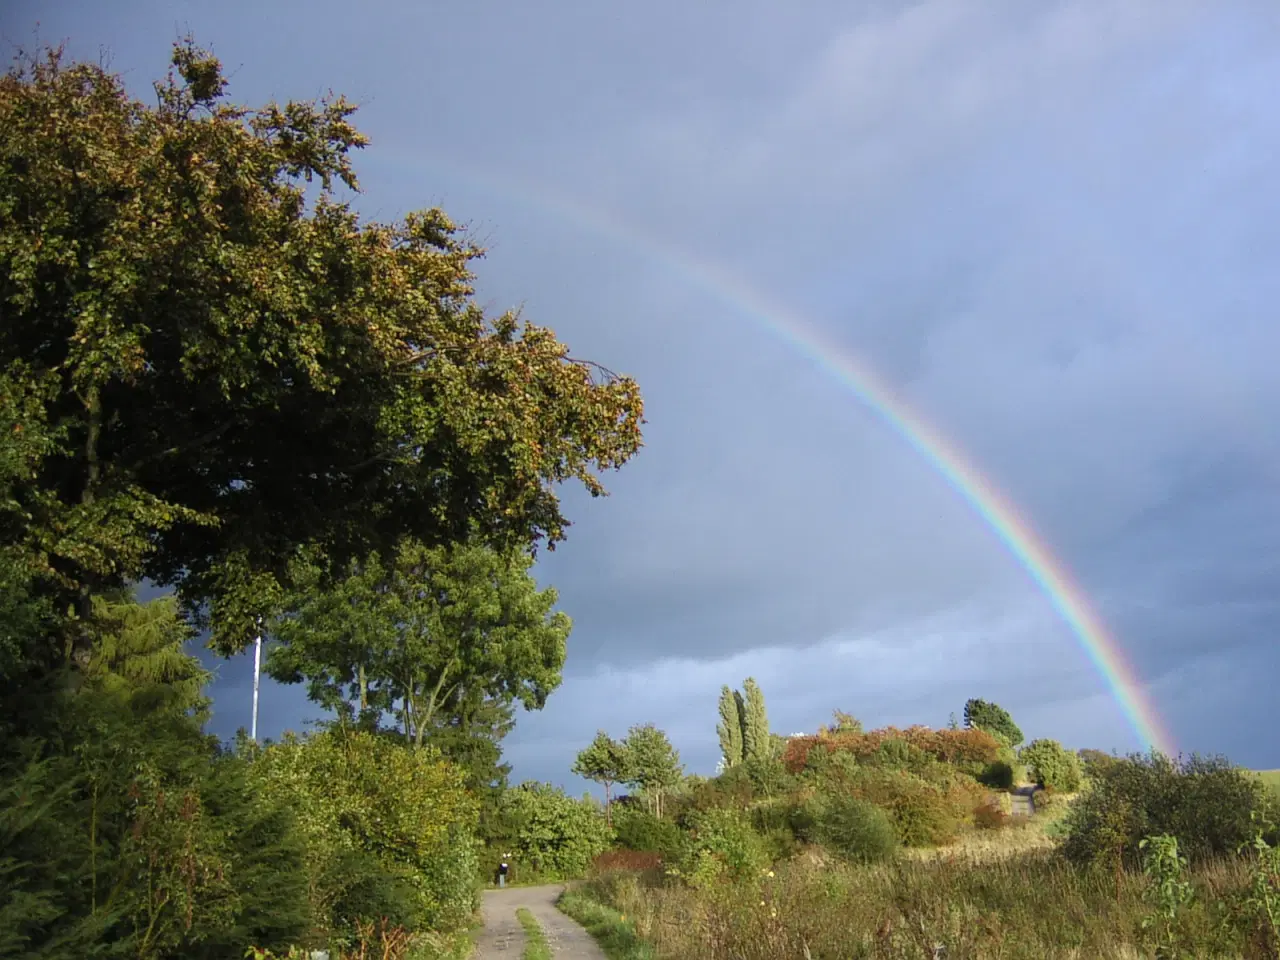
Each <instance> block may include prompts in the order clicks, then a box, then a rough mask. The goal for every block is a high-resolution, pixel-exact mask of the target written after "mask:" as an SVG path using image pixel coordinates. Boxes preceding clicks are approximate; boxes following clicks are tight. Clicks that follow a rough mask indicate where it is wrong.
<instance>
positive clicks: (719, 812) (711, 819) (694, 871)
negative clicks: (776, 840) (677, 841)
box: [679, 808, 768, 883]
mask: <svg viewBox="0 0 1280 960" xmlns="http://www.w3.org/2000/svg"><path fill="white" fill-rule="evenodd" d="M767 862H768V854H767V851H766V849H765V846H764V843H763V842H762V840H761V838H760V836H759V834H757V833H756V832H755V831H754V830H753V829H751V823H750V821H749V820H748V819H747V817H746V816H745V815H744V814H742V813H741V812H739V811H737V810H730V809H726V808H721V809H713V810H703V811H699V812H697V813H694V814H692V815H691V816H690V818H689V843H688V845H687V846H686V849H685V855H684V858H683V860H682V862H681V864H680V868H679V869H680V871H681V872H682V873H683V875H684V876H686V877H687V878H689V879H690V880H691V881H692V882H695V883H697V882H699V881H702V882H714V881H715V880H717V879H719V878H720V877H722V876H725V877H728V878H729V879H732V880H746V879H754V878H755V877H757V876H758V875H759V873H760V871H761V870H762V869H763V868H764V866H765V864H766V863H767Z"/></svg>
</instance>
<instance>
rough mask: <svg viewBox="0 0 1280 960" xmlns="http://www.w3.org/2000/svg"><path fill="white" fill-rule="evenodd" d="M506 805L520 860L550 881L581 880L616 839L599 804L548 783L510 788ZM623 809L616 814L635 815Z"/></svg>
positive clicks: (503, 800) (531, 783)
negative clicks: (589, 867) (570, 794)
mask: <svg viewBox="0 0 1280 960" xmlns="http://www.w3.org/2000/svg"><path fill="white" fill-rule="evenodd" d="M502 807H503V810H504V814H505V816H506V818H507V821H508V822H509V823H510V824H511V828H512V835H511V847H512V848H513V852H514V853H515V855H516V858H517V860H518V861H519V862H522V863H524V864H527V865H528V866H529V867H531V868H532V869H533V870H534V871H535V872H536V873H537V874H538V875H540V876H542V877H546V878H548V879H560V880H565V879H570V878H573V877H580V876H582V875H583V874H585V873H586V871H587V868H588V866H589V865H590V864H591V861H592V860H594V859H595V858H596V857H597V856H598V855H599V854H601V853H603V852H604V851H605V850H607V849H608V848H609V845H610V843H611V842H612V841H613V836H614V835H613V830H612V829H611V828H610V826H609V825H608V824H607V823H606V822H605V818H604V812H603V811H602V810H601V809H600V807H599V805H598V804H596V803H594V802H592V801H591V800H589V799H582V800H575V799H573V798H572V797H570V796H568V795H567V794H566V793H565V792H564V791H563V790H562V789H560V788H559V787H555V786H552V785H551V784H549V783H536V782H533V781H527V782H525V783H522V784H520V785H519V786H518V787H514V788H512V789H511V790H508V791H507V792H506V794H505V795H504V796H503V798H502ZM624 810H626V807H625V806H624V807H622V808H620V809H615V811H614V814H615V816H626V815H629V814H630V813H631V811H630V810H626V813H625V814H624V813H623V811H624Z"/></svg>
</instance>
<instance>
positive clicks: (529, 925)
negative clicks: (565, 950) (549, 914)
mask: <svg viewBox="0 0 1280 960" xmlns="http://www.w3.org/2000/svg"><path fill="white" fill-rule="evenodd" d="M516 919H517V920H519V921H520V926H522V927H524V953H522V954H521V955H520V958H521V960H552V958H551V945H550V944H549V943H547V937H546V934H544V933H543V932H542V927H540V926H539V925H538V918H537V917H535V916H534V915H533V914H532V913H530V912H529V911H528V910H526V909H525V908H524V907H521V908H520V909H519V910H517V911H516Z"/></svg>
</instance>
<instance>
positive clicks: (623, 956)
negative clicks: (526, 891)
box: [556, 890, 657, 960]
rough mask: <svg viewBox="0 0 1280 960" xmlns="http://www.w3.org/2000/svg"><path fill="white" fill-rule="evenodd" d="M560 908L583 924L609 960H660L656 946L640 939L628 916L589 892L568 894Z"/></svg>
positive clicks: (557, 905) (572, 891)
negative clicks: (654, 947) (594, 897)
mask: <svg viewBox="0 0 1280 960" xmlns="http://www.w3.org/2000/svg"><path fill="white" fill-rule="evenodd" d="M556 907H558V908H559V910H560V912H561V913H563V914H564V915H565V916H567V917H569V918H570V919H572V920H576V921H577V922H578V923H580V924H582V926H583V927H584V928H585V929H586V931H587V933H589V934H591V937H592V939H594V940H595V942H596V943H598V944H599V945H600V949H601V950H603V951H604V952H605V956H607V957H608V958H609V960H656V957H657V953H656V952H655V951H654V949H653V947H652V946H651V945H649V944H648V943H645V942H644V941H643V940H641V939H640V936H639V934H637V933H636V931H635V927H633V926H632V925H631V924H630V923H628V922H627V918H626V917H625V916H623V915H622V914H621V913H619V912H618V911H617V910H615V909H613V908H612V907H609V906H606V905H605V904H603V903H600V902H599V901H597V900H594V899H592V898H591V897H590V896H588V895H587V894H586V893H585V892H583V891H581V890H568V891H566V892H565V893H564V894H563V895H562V896H561V897H560V899H559V900H557V901H556Z"/></svg>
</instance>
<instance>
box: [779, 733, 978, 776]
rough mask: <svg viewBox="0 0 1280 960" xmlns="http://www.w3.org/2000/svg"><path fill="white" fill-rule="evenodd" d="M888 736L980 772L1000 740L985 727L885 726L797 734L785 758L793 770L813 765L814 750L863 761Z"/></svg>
mask: <svg viewBox="0 0 1280 960" xmlns="http://www.w3.org/2000/svg"><path fill="white" fill-rule="evenodd" d="M889 740H901V741H905V742H906V743H907V744H909V745H910V746H912V747H915V748H917V749H919V750H921V751H923V752H924V753H926V754H929V755H930V756H932V757H933V758H934V759H935V760H938V761H939V762H941V763H948V764H952V765H954V766H956V767H958V768H960V769H962V770H966V771H968V772H972V773H977V772H979V771H980V770H981V769H982V768H983V767H985V766H986V765H987V764H989V763H993V762H994V761H996V760H998V759H999V754H1000V742H999V741H998V740H997V739H996V738H995V737H993V736H992V735H991V734H989V733H987V732H986V731H984V730H933V729H930V728H929V727H924V726H914V727H907V728H906V729H899V728H897V727H884V728H882V729H880V730H872V731H870V732H868V733H840V732H829V733H826V734H821V735H819V736H814V737H794V738H792V739H791V740H790V741H788V742H787V748H786V750H785V751H784V752H783V757H782V761H783V764H784V765H785V766H786V768H787V770H789V771H790V772H791V773H800V772H802V771H804V770H806V769H811V768H812V762H811V755H813V754H815V753H823V752H826V753H850V754H852V755H853V756H854V757H855V758H856V759H858V760H860V761H864V760H866V759H867V758H869V757H871V756H872V755H873V754H875V753H876V751H878V750H879V749H880V746H881V745H882V744H883V743H885V742H886V741H889Z"/></svg>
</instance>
